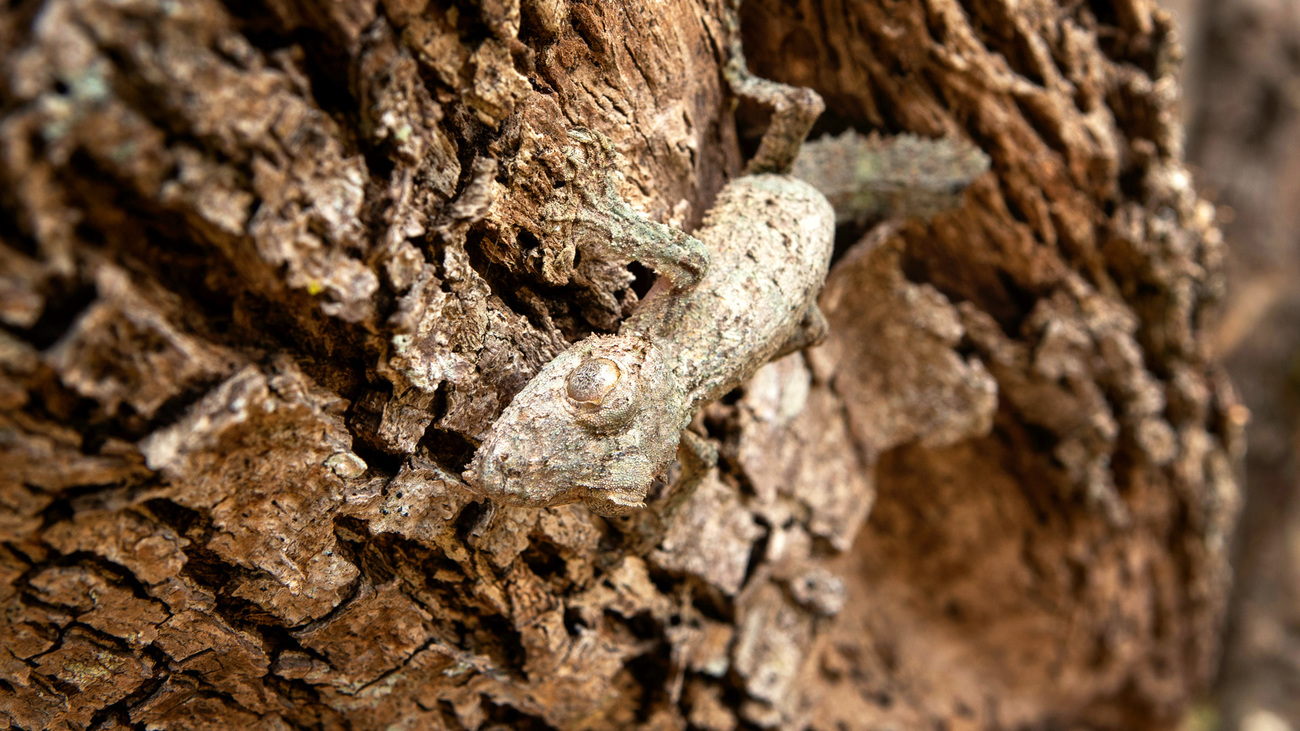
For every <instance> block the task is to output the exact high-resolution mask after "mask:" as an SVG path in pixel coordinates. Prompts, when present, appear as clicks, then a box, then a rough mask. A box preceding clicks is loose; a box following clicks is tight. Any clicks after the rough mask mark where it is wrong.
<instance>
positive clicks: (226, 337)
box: [0, 0, 1244, 729]
mask: <svg viewBox="0 0 1300 731" xmlns="http://www.w3.org/2000/svg"><path fill="white" fill-rule="evenodd" d="M724 11H725V9H724V3H722V2H702V3H686V2H677V1H675V0H670V1H669V2H666V3H661V4H659V5H657V6H656V7H654V8H653V9H652V8H647V7H644V6H643V5H641V4H638V3H626V4H624V3H591V4H582V3H569V2H566V1H565V0H529V1H528V2H524V3H509V2H506V3H480V4H462V5H455V6H445V7H442V6H435V5H431V4H426V3H422V2H418V1H416V0H387V1H385V2H380V3H374V2H347V3H334V4H321V5H317V4H313V3H288V2H281V1H279V0H275V1H273V2H267V3H252V4H249V3H225V4H223V3H220V2H216V0H187V2H182V3H175V2H168V1H167V0H129V2H109V1H107V0H44V2H37V1H36V0H32V1H31V2H25V3H19V4H17V5H14V6H13V7H11V8H10V9H8V10H5V11H0V48H3V49H6V50H5V51H4V56H3V64H4V66H3V68H4V73H3V82H0V90H2V95H3V96H2V98H3V102H4V107H3V109H4V112H3V118H2V119H0V150H2V151H3V155H4V161H5V164H4V166H3V169H2V170H0V176H3V177H0V180H3V185H2V187H0V206H3V211H4V215H3V216H0V323H2V324H3V328H0V504H3V510H0V607H3V612H0V623H3V626H0V636H3V637H4V638H6V639H5V642H4V643H3V648H0V681H2V682H0V718H3V719H5V720H6V721H7V723H8V724H10V725H12V726H15V727H18V728H112V727H121V726H127V725H129V726H133V727H135V726H139V727H147V728H159V729H168V728H177V729H179V728H186V729H189V728H209V727H211V728H231V727H247V728H288V727H320V728H344V727H350V728H385V727H398V726H400V727H410V728H493V727H530V726H531V727H545V726H549V727H554V728H618V727H633V726H636V727H645V728H684V727H686V725H687V724H688V723H689V724H692V725H694V726H696V727H699V728H705V729H733V728H741V727H752V726H759V727H765V728H792V727H793V728H799V727H809V728H826V729H831V728H873V727H883V726H887V725H892V726H894V727H899V728H926V727H935V728H938V727H945V728H995V727H1007V726H1012V727H1021V726H1025V727H1041V726H1049V725H1060V726H1072V725H1087V726H1092V727H1099V728H1139V727H1165V726H1169V725H1171V724H1172V723H1173V722H1174V721H1175V720H1176V719H1177V718H1178V716H1179V714H1180V713H1181V712H1182V711H1183V709H1184V708H1185V707H1186V705H1187V704H1188V702H1189V700H1190V699H1191V698H1192V697H1193V694H1194V693H1196V692H1197V691H1198V690H1199V689H1200V688H1202V687H1203V685H1204V683H1205V682H1206V680H1207V678H1208V674H1209V672H1210V669H1211V667H1212V666H1213V664H1214V662H1215V661H1216V653H1217V644H1216V640H1215V639H1214V638H1215V637H1216V628H1217V626H1218V623H1219V620H1220V617H1221V614H1222V610H1223V600H1224V595H1225V591H1226V582H1227V570H1226V563H1225V561H1226V557H1225V542H1226V541H1227V539H1228V537H1229V536H1230V533H1231V529H1232V525H1233V522H1234V519H1235V515H1236V502H1237V492H1236V490H1237V483H1236V478H1235V471H1236V462H1237V460H1238V459H1239V457H1240V451H1241V437H1240V432H1241V427H1242V423H1243V421H1244V416H1243V410H1242V409H1241V407H1239V406H1238V405H1237V404H1236V401H1235V397H1234V396H1233V393H1232V391H1231V388H1230V387H1229V386H1228V384H1227V383H1226V381H1225V380H1224V378H1223V376H1222V375H1221V373H1220V371H1219V369H1218V367H1217V365H1216V364H1215V363H1213V362H1212V360H1211V359H1210V357H1209V355H1208V349H1207V347H1206V342H1205V341H1206V336H1205V334H1204V330H1203V328H1204V327H1205V322H1206V320H1207V318H1208V317H1209V316H1210V314H1211V313H1212V312H1213V308H1214V306H1215V303H1216V302H1217V300H1218V298H1219V297H1220V295H1221V289H1222V257H1223V250H1222V249H1223V246H1222V242H1221V238H1220V236H1219V233H1218V230H1217V229H1216V227H1215V221H1214V215H1213V208H1212V207H1211V206H1210V205H1209V204H1207V203H1206V202H1204V201H1203V200H1201V199H1200V198H1199V197H1198V196H1197V194H1196V193H1195V191H1194V190H1193V188H1192V186H1191V179H1190V176H1189V174H1188V172H1187V170H1186V168H1185V167H1184V165H1183V162H1182V155H1183V152H1182V142H1181V129H1180V127H1179V125H1178V124H1177V122H1176V120H1175V118H1174V114H1173V106H1174V104H1175V103H1176V101H1177V99H1178V94H1179V89H1178V86H1177V83H1176V81H1175V77H1174V76H1173V74H1174V72H1175V69H1176V62H1177V58H1178V55H1179V50H1178V45H1177V41H1176V39H1175V38H1174V37H1173V35H1172V31H1171V29H1170V23H1169V20H1168V18H1167V17H1166V16H1165V15H1164V14H1163V13H1162V12H1161V11H1159V10H1158V9H1156V8H1154V7H1153V6H1152V5H1151V4H1150V3H1147V2H1145V1H1142V0H1120V1H1118V2H1115V3H1091V4H1063V5H1062V6H1061V7H1058V6H1056V5H1054V4H1051V3H1029V4H1025V3H1009V2H987V3H967V4H961V3H958V2H956V0H929V1H928V2H919V1H918V0H906V1H903V2H895V3H888V4H886V5H879V4H875V3H864V2H841V1H839V0H822V1H821V2H812V1H811V0H803V1H802V2H798V3H793V4H782V3H777V2H767V1H763V2H760V1H759V0H749V2H747V3H746V4H745V6H744V8H743V10H742V12H743V15H742V29H743V32H744V42H745V46H746V51H747V54H748V56H749V58H750V60H751V65H752V67H753V70H754V71H755V72H757V73H759V74H761V75H763V76H766V77H769V78H773V79H776V80H779V81H783V82H787V83H792V84H800V85H804V86H809V87H812V88H814V89H815V90H817V91H818V92H819V93H821V94H822V95H823V96H824V97H825V98H826V100H827V103H828V109H829V112H828V114H827V115H826V116H825V117H824V118H823V120H822V122H821V123H820V128H819V130H818V131H819V133H820V132H829V133H837V132H840V131H842V130H844V129H846V128H849V127H854V128H857V129H859V130H862V131H867V130H878V131H880V132H882V133H885V134H892V133H899V132H903V131H910V132H915V133H918V134H921V135H923V136H943V135H951V136H955V137H968V138H970V139H972V140H974V141H975V142H976V143H977V144H978V145H979V146H980V147H981V148H982V149H983V150H984V151H985V152H987V153H988V154H989V156H990V157H991V158H992V160H993V171H992V172H991V173H990V174H987V175H985V176H984V177H983V178H981V179H980V180H979V181H978V182H977V183H976V184H975V185H974V186H973V187H972V189H971V191H970V193H969V194H968V197H967V201H966V204H965V205H964V206H963V207H962V208H961V209H960V210H957V211H954V212H951V213H946V214H942V215H941V216H939V217H938V218H937V219H936V220H935V221H934V222H933V223H932V224H929V225H923V224H920V223H917V222H906V221H893V222H888V223H886V224H883V225H881V226H878V227H876V228H874V229H871V230H869V231H864V230H862V228H861V227H860V226H857V225H846V226H844V227H842V228H841V231H840V238H841V239H842V241H841V244H842V246H841V249H842V251H841V254H840V255H839V256H838V257H837V260H836V262H835V263H834V264H833V267H832V271H831V273H830V275H829V278H828V281H827V285H826V290H825V293H824V295H823V298H822V302H821V306H822V308H823V309H824V311H825V312H826V315H827V319H828V320H829V321H830V323H831V326H832V327H831V335H830V339H829V341H828V342H827V343H825V344H824V345H822V346H820V347H818V348H816V349H813V350H810V351H807V352H805V353H796V354H794V355H791V356H788V357H786V358H784V359H782V360H779V361H777V362H775V363H772V364H769V365H768V366H766V367H765V368H764V369H762V370H760V371H759V373H758V374H757V375H756V376H755V377H754V378H753V379H752V380H751V381H750V382H749V383H747V384H746V385H745V386H744V387H742V388H741V389H740V390H739V391H738V392H736V393H734V394H733V395H731V396H728V397H726V398H724V399H722V400H721V401H720V402H718V403H716V404H713V405H711V406H709V407H707V408H706V409H705V410H704V412H703V413H702V414H701V416H700V417H699V418H698V420H697V427H699V428H700V429H702V430H703V431H704V432H706V433H707V434H708V435H709V438H710V439H711V440H712V441H713V442H714V443H715V444H716V445H717V446H718V447H719V451H720V453H721V456H722V459H721V460H720V464H719V466H718V468H717V469H716V470H714V471H712V472H711V473H710V474H709V475H708V477H707V478H706V480H705V482H704V483H703V485H702V486H701V487H700V488H699V489H698V490H697V491H696V493H694V495H693V496H692V497H691V500H690V501H689V502H688V503H687V504H686V505H685V506H684V507H683V508H682V509H681V510H680V511H679V512H678V513H677V514H676V515H675V517H674V522H673V523H672V524H671V525H669V526H667V532H666V534H665V536H664V539H663V541H662V542H661V543H660V544H659V545H658V546H656V547H654V548H653V549H652V550H649V551H648V552H641V551H637V550H634V549H635V546H636V543H635V541H634V540H633V539H632V537H631V534H630V533H625V531H629V530H630V528H629V524H626V523H623V522H619V521H614V520H605V519H602V518H599V517H597V516H595V515H593V514H591V513H589V512H588V511H587V510H586V509H585V508H582V507H579V506H574V505H568V506H561V507H555V508H547V509H541V510H537V509H524V508H509V507H503V506H491V505H488V504H486V503H485V502H483V501H482V500H480V499H479V498H477V497H476V496H474V495H473V494H471V493H469V492H467V491H465V490H464V489H463V488H462V487H461V483H460V478H459V474H460V472H461V470H462V469H463V468H464V467H465V465H466V464H467V463H468V461H469V458H470V456H471V455H472V453H473V450H474V448H475V447H476V446H477V444H478V441H479V440H480V439H481V437H482V435H483V434H484V432H485V431H486V429H487V428H488V427H489V426H490V425H491V423H492V422H493V420H494V419H496V417H497V416H498V415H499V414H500V413H501V411H502V410H503V409H504V408H505V406H506V405H507V404H508V403H509V402H510V399H511V398H512V397H513V396H514V395H515V394H516V393H518V392H519V390H520V389H521V388H522V387H523V385H524V384H525V383H527V382H528V380H529V379H530V378H531V377H532V375H533V374H535V373H536V372H537V371H538V369H539V368H540V367H541V366H542V365H543V364H544V363H546V362H547V361H548V360H549V359H550V358H551V357H553V356H554V355H555V354H556V353H558V352H560V350H562V349H563V348H564V347H565V346H566V345H567V344H568V343H570V342H573V341H575V340H576V339H579V338H581V337H584V336H586V335H589V334H592V333H608V332H612V331H614V330H616V329H617V327H618V324H619V322H620V321H621V320H622V319H623V318H624V317H626V316H627V315H628V314H629V313H630V312H631V309H632V308H633V307H634V306H635V304H636V303H637V302H638V300H639V296H640V294H643V293H644V292H645V287H646V285H648V282H646V281H645V276H644V273H643V272H640V271H638V270H636V269H635V268H631V269H630V268H629V267H628V265H627V263H626V262H622V261H617V260H612V259H610V258H609V257H608V252H604V251H602V250H601V249H600V247H599V246H596V245H593V244H592V242H583V241H575V240H572V239H565V238H563V237H559V236H555V235H553V234H552V233H551V232H549V231H548V230H547V228H546V226H544V225H543V222H542V216H541V215H540V211H541V209H542V208H543V207H544V206H545V205H546V204H547V202H548V201H549V200H551V199H552V198H553V197H554V196H555V192H554V191H555V189H556V187H557V186H558V185H560V184H561V183H562V182H563V181H564V159H563V154H562V150H561V147H562V144H561V141H562V140H563V139H564V135H565V133H566V132H567V130H568V129H570V128H573V127H578V126H582V127H588V128H592V129H595V130H597V131H598V132H600V133H603V134H604V135H606V136H607V137H609V138H610V139H611V140H612V141H613V143H614V146H615V148H616V149H617V150H618V151H619V153H620V154H621V155H622V157H623V158H624V159H625V160H626V164H627V166H628V167H627V169H626V170H624V171H623V174H624V177H625V180H626V183H625V185H624V190H623V191H622V192H623V194H624V196H625V197H627V198H628V199H629V200H630V201H631V202H632V204H633V205H634V206H636V207H637V208H639V209H640V210H641V211H643V212H644V213H645V214H646V215H648V216H649V217H650V218H653V219H654V220H657V221H661V222H664V223H668V224H670V225H673V226H676V227H679V228H684V229H688V230H689V229H693V228H694V227H695V226H697V225H698V224H699V222H700V220H701V219H702V217H703V214H704V213H705V211H707V210H708V207H709V205H710V204H711V202H712V200H713V198H714V196H715V195H716V193H717V192H718V190H719V189H721V187H722V186H723V184H724V183H725V182H726V180H727V179H728V178H729V177H731V176H734V175H736V174H738V173H739V171H740V168H741V162H742V159H743V157H744V155H743V152H742V151H743V150H745V149H748V146H749V145H750V144H752V142H753V140H754V139H755V137H754V135H753V134H752V133H754V132H755V131H756V130H759V129H761V126H762V124H763V120H762V118H761V114H756V113H755V110H752V109H749V108H748V106H747V105H744V104H742V105H740V106H739V107H738V108H735V107H734V105H733V104H732V101H731V98H730V97H729V96H728V94H727V92H726V88H725V84H724V83H723V81H722V76H721V64H722V63H724V62H725V60H726V59H725V49H726V48H727V42H728V40H729V39H728V37H727V33H728V30H727V28H728V25H727V23H726V22H725V19H724ZM737 130H740V131H739V132H737ZM678 473H679V471H678V470H677V469H676V468H670V470H669V472H668V474H667V475H666V476H665V477H664V478H663V480H662V481H661V484H660V485H658V487H659V488H660V489H666V488H667V487H668V485H669V484H670V483H671V482H672V481H673V480H675V479H677V476H678Z"/></svg>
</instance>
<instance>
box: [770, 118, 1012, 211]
mask: <svg viewBox="0 0 1300 731" xmlns="http://www.w3.org/2000/svg"><path fill="white" fill-rule="evenodd" d="M988 169H989V157H988V155H985V154H984V152H983V151H982V150H980V149H979V148H978V147H976V146H975V145H974V144H972V143H971V142H969V141H968V140H964V139H959V138H956V137H941V138H939V139H933V140H932V139H926V138H923V137H918V136H916V135H912V134H903V135H897V136H894V137H881V136H880V135H878V134H876V133H872V134H870V135H862V134H859V133H857V132H854V131H853V130H848V131H846V132H844V133H843V134H841V135H839V136H838V137H834V136H827V137H823V138H821V139H818V140H814V141H811V142H806V143H804V146H803V149H802V151H800V153H799V157H798V158H796V160H795V162H794V167H793V170H792V171H791V174H792V175H793V176H794V177H796V178H800V179H802V180H804V181H806V182H808V183H810V184H812V186H813V187H815V188H817V189H818V190H820V191H821V192H822V194H823V195H825V196H826V198H827V200H829V201H830V202H831V206H832V207H834V208H835V220H836V223H839V224H843V223H859V224H862V223H866V222H867V221H869V220H871V219H878V218H884V217H904V218H906V217H917V218H922V219H925V220H929V219H930V218H932V217H934V216H935V215H936V214H938V213H942V212H943V211H948V210H952V209H954V208H956V207H958V206H959V205H960V204H961V197H962V193H963V192H964V191H965V190H966V188H967V187H968V186H969V185H970V184H971V183H972V182H974V181H975V179H976V178H978V177H979V176H981V175H983V174H984V173H985V172H986V171H987V170H988Z"/></svg>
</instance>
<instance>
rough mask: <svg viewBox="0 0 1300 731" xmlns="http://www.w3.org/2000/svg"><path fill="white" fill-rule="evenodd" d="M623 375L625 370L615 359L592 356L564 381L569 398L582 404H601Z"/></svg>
mask: <svg viewBox="0 0 1300 731" xmlns="http://www.w3.org/2000/svg"><path fill="white" fill-rule="evenodd" d="M622 376H623V371H622V370H621V369H619V367H618V364H617V363H615V362H614V361H612V360H610V359H609V358H592V359H591V360H589V361H587V362H585V363H583V364H582V365H580V366H578V367H577V368H574V369H573V371H572V372H570V373H569V377H568V379H566V380H565V382H564V390H565V392H567V393H568V394H569V398H571V399H573V400H574V401H577V402H578V403H580V404H591V405H592V406H599V405H600V402H601V401H602V400H603V399H604V398H605V396H607V395H608V394H609V392H610V391H612V390H613V389H614V386H615V385H617V384H618V380H619V379H620V378H622Z"/></svg>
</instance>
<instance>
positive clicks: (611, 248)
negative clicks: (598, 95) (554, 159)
mask: <svg viewBox="0 0 1300 731" xmlns="http://www.w3.org/2000/svg"><path fill="white" fill-rule="evenodd" d="M569 139H570V141H571V143H572V144H571V145H570V146H569V147H568V148H566V149H565V154H564V156H565V160H566V163H567V167H568V170H567V171H566V174H567V176H568V181H567V182H568V184H567V185H565V186H564V187H562V188H558V189H557V190H556V196H555V199H554V200H552V201H551V202H550V203H548V204H546V206H544V207H543V208H542V217H543V218H544V219H545V220H546V221H547V223H548V224H549V226H548V228H549V229H550V235H552V236H558V237H560V238H562V239H569V238H578V239H581V240H582V241H584V242H589V243H590V244H592V245H594V246H595V247H597V248H600V249H604V250H605V251H607V252H608V253H610V254H611V255H613V256H614V257H617V258H622V259H630V260H633V261H638V262H641V263H642V264H645V265H646V266H648V267H650V268H651V269H653V270H655V272H657V273H659V274H661V275H663V276H665V277H667V278H668V280H669V281H670V282H672V285H673V287H674V288H675V289H679V290H680V289H686V288H689V287H693V286H695V284H696V283H698V282H699V281H700V280H701V279H703V278H704V275H705V274H706V273H707V272H708V269H709V253H708V250H707V249H706V248H705V247H704V244H703V242H701V241H700V240H699V239H697V238H695V237H694V236H691V235H690V234H687V233H686V232H685V231H680V230H678V229H675V228H672V227H670V226H665V225H664V224H662V223H658V222H657V221H652V220H650V219H649V218H647V217H646V216H645V215H643V214H642V213H640V212H638V211H637V210H635V209H634V208H632V207H631V206H630V205H628V203H627V201H625V200H623V197H622V196H621V195H619V192H618V188H619V183H620V181H622V179H623V175H622V173H620V172H619V155H618V152H617V151H616V150H615V149H614V146H613V144H611V143H610V141H609V138H608V137H606V136H605V135H603V134H601V133H599V132H597V131H595V130H590V129H574V130H570V131H569Z"/></svg>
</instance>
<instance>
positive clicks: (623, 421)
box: [464, 336, 689, 515]
mask: <svg viewBox="0 0 1300 731" xmlns="http://www.w3.org/2000/svg"><path fill="white" fill-rule="evenodd" d="M688 419H689V414H688V413H687V404H686V397H685V395H684V394H683V393H682V389H681V387H680V386H679V385H678V383H677V379H676V378H675V377H674V376H673V373H672V370H671V368H669V366H668V364H667V362H666V361H665V359H664V356H663V354H662V353H661V352H660V351H659V349H658V348H656V347H654V345H652V344H651V343H650V341H648V340H646V339H644V338H640V337H628V336H617V337H599V336H597V337H591V338H588V339H586V340H583V341H582V342H580V343H577V344H575V345H573V346H571V347H570V348H569V349H568V350H566V351H564V352H563V353H561V354H560V355H558V356H556V357H555V359H554V360H552V361H551V362H550V363H547V364H546V365H545V366H544V367H543V368H542V370H541V371H540V372H539V373H538V374H537V375H536V376H535V377H533V380H531V381H529V382H528V385H526V386H524V390H522V391H520V392H519V394H518V395H517V396H515V398H514V400H513V401H511V402H510V406H508V407H506V410H505V412H504V413H502V415H501V417H500V418H499V419H497V421H496V423H495V424H493V425H492V428H491V429H490V430H489V431H488V433H487V435H486V437H485V438H484V440H483V444H482V445H481V446H480V447H479V449H478V451H477V452H476V453H475V454H474V459H473V461H471V462H470V464H469V468H468V469H467V470H465V473H464V477H465V481H466V482H467V483H468V484H469V485H470V487H472V488H473V489H475V490H476V491H478V492H480V493H482V494H484V495H486V496H488V497H490V498H492V499H493V500H496V501H498V502H502V503H505V504H508V505H524V506H532V507H544V506H549V505H562V504H564V503H571V502H577V501H582V502H585V503H586V504H587V506H588V507H590V508H592V509H593V510H595V511H597V512H599V513H601V514H604V515H617V514H620V513H625V512H627V511H629V510H632V509H634V508H638V507H641V506H642V505H643V502H642V501H643V500H644V498H645V494H646V489H647V488H648V487H649V485H650V482H651V480H653V479H654V477H655V475H657V474H659V472H661V471H662V470H663V468H664V467H665V466H667V464H668V463H669V462H670V461H671V460H672V457H673V454H674V453H675V451H676V448H677V442H678V440H679V439H680V437H681V431H682V429H683V428H684V427H685V426H686V421H687V420H688Z"/></svg>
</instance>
